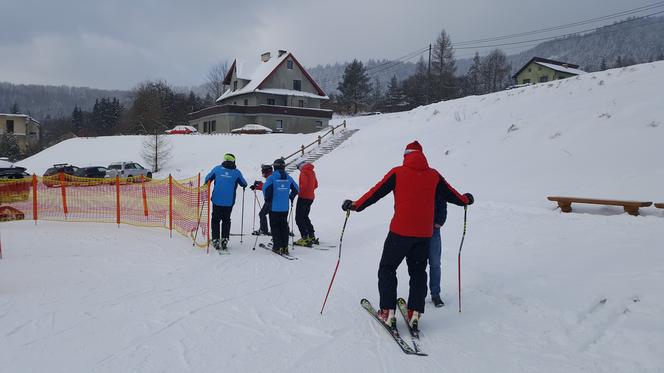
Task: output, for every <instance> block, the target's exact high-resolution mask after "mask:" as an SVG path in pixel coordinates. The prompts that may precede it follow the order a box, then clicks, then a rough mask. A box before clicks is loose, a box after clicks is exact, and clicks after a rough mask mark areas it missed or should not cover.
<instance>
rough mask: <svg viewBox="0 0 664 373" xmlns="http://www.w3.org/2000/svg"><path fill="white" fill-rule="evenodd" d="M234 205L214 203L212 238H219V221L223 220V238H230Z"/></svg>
mask: <svg viewBox="0 0 664 373" xmlns="http://www.w3.org/2000/svg"><path fill="white" fill-rule="evenodd" d="M232 211H233V206H218V205H215V204H212V239H213V240H218V239H219V222H221V238H228V237H229V236H230V233H231V212H232Z"/></svg>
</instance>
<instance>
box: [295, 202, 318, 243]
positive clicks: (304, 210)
mask: <svg viewBox="0 0 664 373" xmlns="http://www.w3.org/2000/svg"><path fill="white" fill-rule="evenodd" d="M312 203H314V200H313V199H302V198H298V199H297V206H296V207H295V224H297V228H298V229H299V230H300V235H301V236H302V237H315V235H314V226H313V225H312V224H311V219H309V212H310V211H311V204H312Z"/></svg>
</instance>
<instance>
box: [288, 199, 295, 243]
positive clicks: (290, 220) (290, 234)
mask: <svg viewBox="0 0 664 373" xmlns="http://www.w3.org/2000/svg"><path fill="white" fill-rule="evenodd" d="M288 220H289V225H290V226H289V227H288V236H289V238H290V240H291V250H295V239H294V237H295V233H293V200H291V201H290V213H289V214H288Z"/></svg>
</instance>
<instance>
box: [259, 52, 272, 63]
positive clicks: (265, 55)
mask: <svg viewBox="0 0 664 373" xmlns="http://www.w3.org/2000/svg"><path fill="white" fill-rule="evenodd" d="M269 60H270V52H265V53H263V54H261V61H263V62H267V61H269Z"/></svg>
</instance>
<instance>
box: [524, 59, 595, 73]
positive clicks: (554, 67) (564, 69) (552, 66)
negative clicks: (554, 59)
mask: <svg viewBox="0 0 664 373" xmlns="http://www.w3.org/2000/svg"><path fill="white" fill-rule="evenodd" d="M535 63H536V64H538V65H542V66H544V67H548V68H549V69H552V70H555V71H560V72H562V73H567V74H574V75H581V74H585V73H586V72H585V71H583V70H579V69H574V68H571V67H565V66H561V65H556V64H552V63H546V62H539V61H536V62H535Z"/></svg>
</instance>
